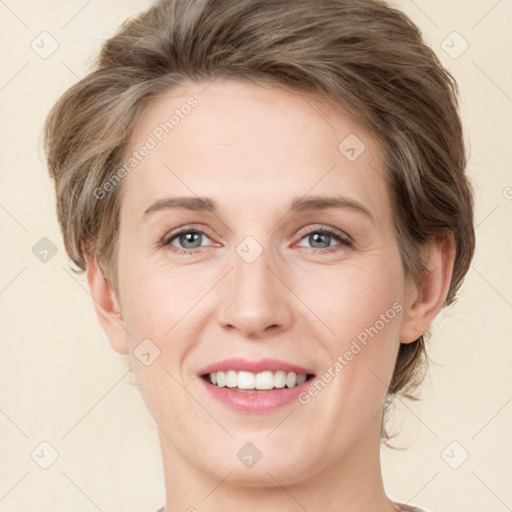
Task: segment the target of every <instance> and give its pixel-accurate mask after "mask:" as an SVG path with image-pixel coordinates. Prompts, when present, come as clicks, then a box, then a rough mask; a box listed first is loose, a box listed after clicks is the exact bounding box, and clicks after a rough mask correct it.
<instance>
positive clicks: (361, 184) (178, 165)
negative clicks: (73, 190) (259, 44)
mask: <svg viewBox="0 0 512 512" xmlns="http://www.w3.org/2000/svg"><path fill="white" fill-rule="evenodd" d="M135 153H138V155H137V157H134V156H131V159H132V164H133V166H131V167H130V166H128V167H129V168H130V172H129V173H127V176H126V178H125V179H124V181H123V204H124V203H125V202H129V203H130V207H134V208H136V209H137V210H138V211H144V209H145V208H146V207H147V205H148V202H149V201H152V200H154V199H155V198H158V197H159V196H163V195H187V196H190V195H200V196H215V197H218V198H219V199H220V201H222V200H223V199H229V200H230V202H231V203H233V202H235V201H238V202H239V203H240V204H243V203H244V201H245V202H246V201H249V200H253V201H256V200H259V201H261V200H262V199H263V198H264V199H265V201H268V204H269V206H270V202H271V201H273V200H275V201H277V202H278V203H279V202H280V203H282V202H283V198H284V196H285V195H286V196H287V195H289V196H290V197H292V196H293V197H297V196H302V195H304V194H308V193H309V192H310V193H312V194H315V195H318V194H319V193H322V192H333V191H335V190H337V189H340V192H341V191H343V192H344V193H348V194H352V195H353V196H354V197H358V198H359V199H362V200H366V201H370V202H374V203H376V204H375V205H374V206H375V207H378V206H379V205H378V204H377V203H379V201H380V202H382V201H381V198H382V196H383V194H385V193H386V191H385V183H384V180H383V161H382V150H381V148H380V146H379V144H378V142H377V141H376V140H375V139H374V138H373V137H372V136H371V135H370V134H369V133H368V132H367V131H366V130H364V129H363V127H362V126H360V125H359V124H358V123H357V122H356V121H354V120H353V119H352V118H351V117H350V116H349V115H347V113H346V112H344V111H343V110H342V109H341V108H340V109H336V110H335V109H333V107H332V106H331V105H330V104H328V103H327V102H326V101H325V100H323V99H321V98H318V97H316V96H314V95H310V94H299V93H295V92H290V91H287V90H283V89H277V88H275V87H269V86H262V85H259V84H255V83H251V82H246V81H240V80H216V81H214V82H213V83H211V84H194V85H189V86H180V87H179V88H176V89H173V90H172V91H170V92H169V93H168V94H166V95H165V96H162V97H159V98H158V99H155V100H154V101H153V102H152V103H151V104H150V105H149V106H148V107H147V108H146V110H145V112H144V115H143V116H142V117H141V118H140V120H139V122H138V123H137V125H136V126H135V128H134V131H133V133H132V137H131V139H130V144H129V148H128V152H127V155H126V158H125V161H128V159H129V158H130V155H134V154H135ZM142 153H143V155H142ZM260 204H261V203H260ZM381 206H383V205H381ZM384 206H385V205H384ZM381 213H384V212H381Z"/></svg>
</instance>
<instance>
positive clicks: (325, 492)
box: [159, 417, 398, 512]
mask: <svg viewBox="0 0 512 512" xmlns="http://www.w3.org/2000/svg"><path fill="white" fill-rule="evenodd" d="M381 420H382V417H376V418H375V419H374V421H372V422H371V423H370V425H369V426H368V428H367V429H366V430H365V431H364V432H363V433H362V435H361V437H360V438H359V440H358V442H357V443H356V444H355V445H354V446H353V447H352V448H351V449H350V451H349V452H347V453H345V454H343V456H342V457H340V458H338V459H335V460H334V463H332V464H330V465H329V466H327V467H324V468H322V469H321V470H320V471H319V472H317V473H314V474H312V475H311V476H310V477H309V478H307V479H306V480H304V479H303V480H301V481H299V482H296V483H294V484H288V485H282V484H280V478H279V475H270V472H268V474H269V476H271V478H270V481H266V482H264V483H263V482H262V484H261V486H256V485H251V486H240V485H234V484H233V483H230V476H229V475H230V471H226V474H225V475H224V476H223V478H218V477H217V478H216V477H215V476H214V475H212V473H206V472H205V471H204V470H202V469H201V468H198V467H197V466H194V465H192V464H190V462H189V461H188V460H187V459H185V458H184V457H183V454H182V453H181V452H180V450H179V449H177V447H176V446H174V445H173V444H172V443H171V442H170V441H169V440H168V439H167V438H165V437H164V436H163V435H162V433H161V432H159V439H160V446H161V449H162V459H163V466H164V477H165V488H166V506H165V512H176V511H187V512H202V511H203V510H208V511H210V512H224V511H226V510H243V511H244V512H261V510H265V511H266V512H299V511H302V512H303V511H305V510H307V511H308V512H320V511H322V512H359V511H361V512H362V511H369V510H371V511H373V510H375V511H377V510H378V511H379V512H396V511H397V510H398V509H397V508H396V507H395V506H394V505H393V504H392V502H391V501H390V500H389V498H388V497H387V496H386V493H385V490H384V485H383V481H382V474H381V466H380V427H381ZM304 456H305V457H307V456H308V454H307V452H306V453H305V454H304Z"/></svg>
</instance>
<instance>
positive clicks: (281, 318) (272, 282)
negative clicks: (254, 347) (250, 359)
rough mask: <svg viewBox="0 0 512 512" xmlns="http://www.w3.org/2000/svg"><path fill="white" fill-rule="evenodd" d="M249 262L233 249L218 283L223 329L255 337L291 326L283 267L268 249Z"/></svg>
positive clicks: (288, 293)
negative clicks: (220, 293) (232, 253)
mask: <svg viewBox="0 0 512 512" xmlns="http://www.w3.org/2000/svg"><path fill="white" fill-rule="evenodd" d="M250 261H251V260H250V259H247V258H245V257H242V256H240V254H238V253H237V252H236V251H235V253H234V255H233V259H232V263H233V268H232V270H231V272H229V273H228V274H227V276H226V277H225V279H224V280H223V283H222V286H223V287H224V289H223V294H222V299H221V300H222V303H221V304H220V306H219V307H220V310H219V321H220V323H221V325H222V327H223V328H224V329H231V330H237V331H239V333H240V334H241V335H243V336H244V337H246V338H252V339H259V338H262V337H264V336H267V335H268V334H269V333H270V332H271V331H275V332H278V331H281V330H285V329H287V328H288V327H289V326H290V325H291V323H292V322H293V313H292V307H291V304H290V302H291V301H292V300H293V293H292V292H291V291H290V290H289V289H288V287H287V286H286V284H285V283H286V276H285V271H284V270H283V267H282V266H280V265H278V264H277V261H276V259H275V258H272V255H271V253H270V250H268V251H267V250H266V249H265V250H263V252H262V253H261V254H260V255H259V256H258V257H257V258H256V259H255V260H254V261H252V262H250Z"/></svg>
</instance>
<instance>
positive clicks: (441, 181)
mask: <svg viewBox="0 0 512 512" xmlns="http://www.w3.org/2000/svg"><path fill="white" fill-rule="evenodd" d="M217 77H222V78H239V79H248V80H251V81H254V82H261V83H267V84H270V85H274V86H276V87H284V88H287V89H289V90H290V91H296V92H304V93H306V92H307V93H313V94H315V95H317V96H319V97H321V98H323V99H325V100H326V101H329V102H332V103H333V105H335V106H336V105H337V106H339V107H341V108H343V109H344V110H345V111H346V112H348V113H349V114H352V115H353V116H354V118H355V119H356V120H357V121H358V122H359V123H361V125H362V126H364V127H365V128H367V129H368V130H369V131H370V132H371V133H372V134H374V135H375V137H376V138H377V140H378V141H379V142H380V143H381V144H382V147H383V149H384V154H385V168H386V177H387V179H388V183H389V190H390V194H391V198H392V207H393V215H394V221H395V226H396V232H397V238H398V243H399V247H400V252H401V256H402V262H403V266H404V270H405V271H406V272H407V273H408V274H409V275H412V276H413V277H414V279H415V280H416V282H418V283H419V282H420V281H421V279H422V277H423V275H424V271H425V269H424V268H423V266H422V262H421V259H420V252H419V248H420V247H421V246H422V245H423V244H425V243H426V242H428V241H429V240H430V239H431V238H432V237H433V236H434V235H436V234H438V233H439V232H442V231H443V230H445V231H447V232H450V233H451V234H452V236H453V238H454V241H455V244H456V256H455V263H454V272H453V276H452V280H451V284H450V288H449V292H448V295H447V298H446V301H445V305H448V304H451V303H452V302H453V301H454V299H455V295H456V292H457V290H458V289H459V287H460V285H461V283H462V280H463V278H464V276H465V274H466V272H467V271H468V269H469V265H470V262H471V259H472V257H473V252H474V245H475V235H474V228H473V196H472V190H471V186H470V184H469V182H468V179H467V177H466V175H465V168H466V153H465V144H464V137H463V132H462V127H461V122H460V117H459V113H458V99H457V97H458V88H457V85H456V82H455V80H454V79H453V77H452V75H451V74H450V73H449V72H448V71H447V70H446V69H445V68H444V67H443V66H442V65H441V63H440V62H439V60H438V58H437V57H436V55H435V53H434V52H433V51H432V49H430V48H429V47H428V46H427V45H426V44H425V43H424V42H423V40H422V37H421V34H420V32H419V30H418V28H417V27H416V26H415V25H414V24H413V23H412V21H411V20H410V19H409V18H408V17H407V16H406V15H405V14H404V13H402V12H401V11H399V10H396V9H394V8H391V7H389V6H388V5H386V4H385V3H384V2H381V1H379V0H293V1H289V0H196V1H190V0H161V1H160V2H158V3H157V4H156V5H155V6H153V7H152V8H150V9H149V10H147V11H146V12H144V13H142V14H141V15H139V16H138V17H136V18H134V19H131V20H127V21H126V22H125V23H124V24H123V25H122V26H121V28H120V29H119V31H118V32H117V34H115V35H114V36H113V37H112V38H110V39H108V40H107V41H106V42H105V43H104V45H103V47H102V50H101V53H100V55H99V58H98V61H97V65H96V70H95V71H94V72H92V73H90V74H89V75H88V76H86V77H85V78H83V79H82V80H80V81H79V82H78V83H76V84H75V85H73V86H72V87H71V88H70V89H69V90H68V91H66V92H65V94H64V95H63V96H62V97H61V98H60V99H59V100H58V102H57V103H56V105H55V106H54V107H53V109H52V111H51V112H50V114H49V116H48V119H47V122H46V125H45V150H46V154H47V160H48V165H49V172H50V174H51V176H52V177H53V178H54V179H55V186H56V193H57V211H58V218H59V222H60V226H61V229H62V232H63V236H64V242H65V246H66V250H67V252H68V254H69V256H70V258H71V260H72V261H73V262H74V263H75V264H76V265H78V267H79V268H80V269H82V270H84V269H85V266H86V260H85V254H86V253H87V252H88V251H93V253H94V254H96V255H97V256H98V261H99V263H100V264H101V266H102V268H103V270H104V272H105V275H106V276H107V277H108V278H109V279H110V281H111V282H112V284H113V285H114V289H115V290H116V293H117V290H118V285H117V271H116V265H115V263H116V251H117V237H118V217H119V206H120V197H121V190H122V187H115V189H114V190H113V191H112V193H111V194H108V197H106V198H103V199H97V197H95V194H94V190H96V189H97V188H98V187H100V186H101V184H102V183H104V182H105V179H106V178H107V177H108V176H111V175H112V174H113V173H114V171H115V170H116V169H117V168H118V166H119V165H121V163H122V162H123V153H124V152H125V150H126V148H127V144H128V142H129V139H130V135H131V133H132V130H133V127H134V126H135V123H136V121H137V119H138V118H139V116H140V115H141V113H142V112H143V110H144V109H145V108H146V107H147V105H148V104H149V103H150V102H151V101H152V100H154V99H155V98H156V97H157V96H158V95H161V94H165V93H166V92H168V91H169V90H171V89H172V88H173V87H175V86H180V85H186V84H189V83H203V82H205V81H208V80H212V79H214V78H217ZM425 355H426V353H425V340H424V336H421V337H420V338H419V339H418V340H416V342H414V343H410V344H401V345H400V350H399V354H398V358H397V363H396V367H395V371H394V374H393V378H392V381H391V384H390V387H389V390H388V393H389V396H393V395H395V394H397V393H399V392H400V393H401V394H404V395H406V396H411V394H410V392H411V391H412V390H414V389H415V387H416V386H417V385H418V384H419V383H420V382H421V380H422V378H423V375H424V369H425V365H424V364H422V360H423V359H424V360H425V362H426V361H427V359H426V358H425ZM383 435H385V433H384V432H383Z"/></svg>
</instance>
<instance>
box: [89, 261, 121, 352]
mask: <svg viewBox="0 0 512 512" xmlns="http://www.w3.org/2000/svg"><path fill="white" fill-rule="evenodd" d="M86 262H87V267H86V268H87V282H88V283H89V289H90V290H91V295H92V298H93V304H94V309H95V310H96V315H97V316H98V320H99V321H100V324H101V326H102V327H103V330H104V331H105V334H106V335H107V338H108V340H109V342H110V345H112V348H113V349H114V350H115V351H116V352H119V353H120V354H129V347H128V342H127V334H128V331H127V330H126V327H125V325H124V320H123V317H122V315H121V307H120V305H119V303H118V300H117V298H116V296H115V293H114V290H113V289H112V285H111V283H110V282H109V281H108V280H107V279H106V278H105V276H104V274H103V271H102V270H101V267H100V265H99V264H98V261H97V258H96V255H93V254H91V253H90V254H89V255H87V256H86Z"/></svg>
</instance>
